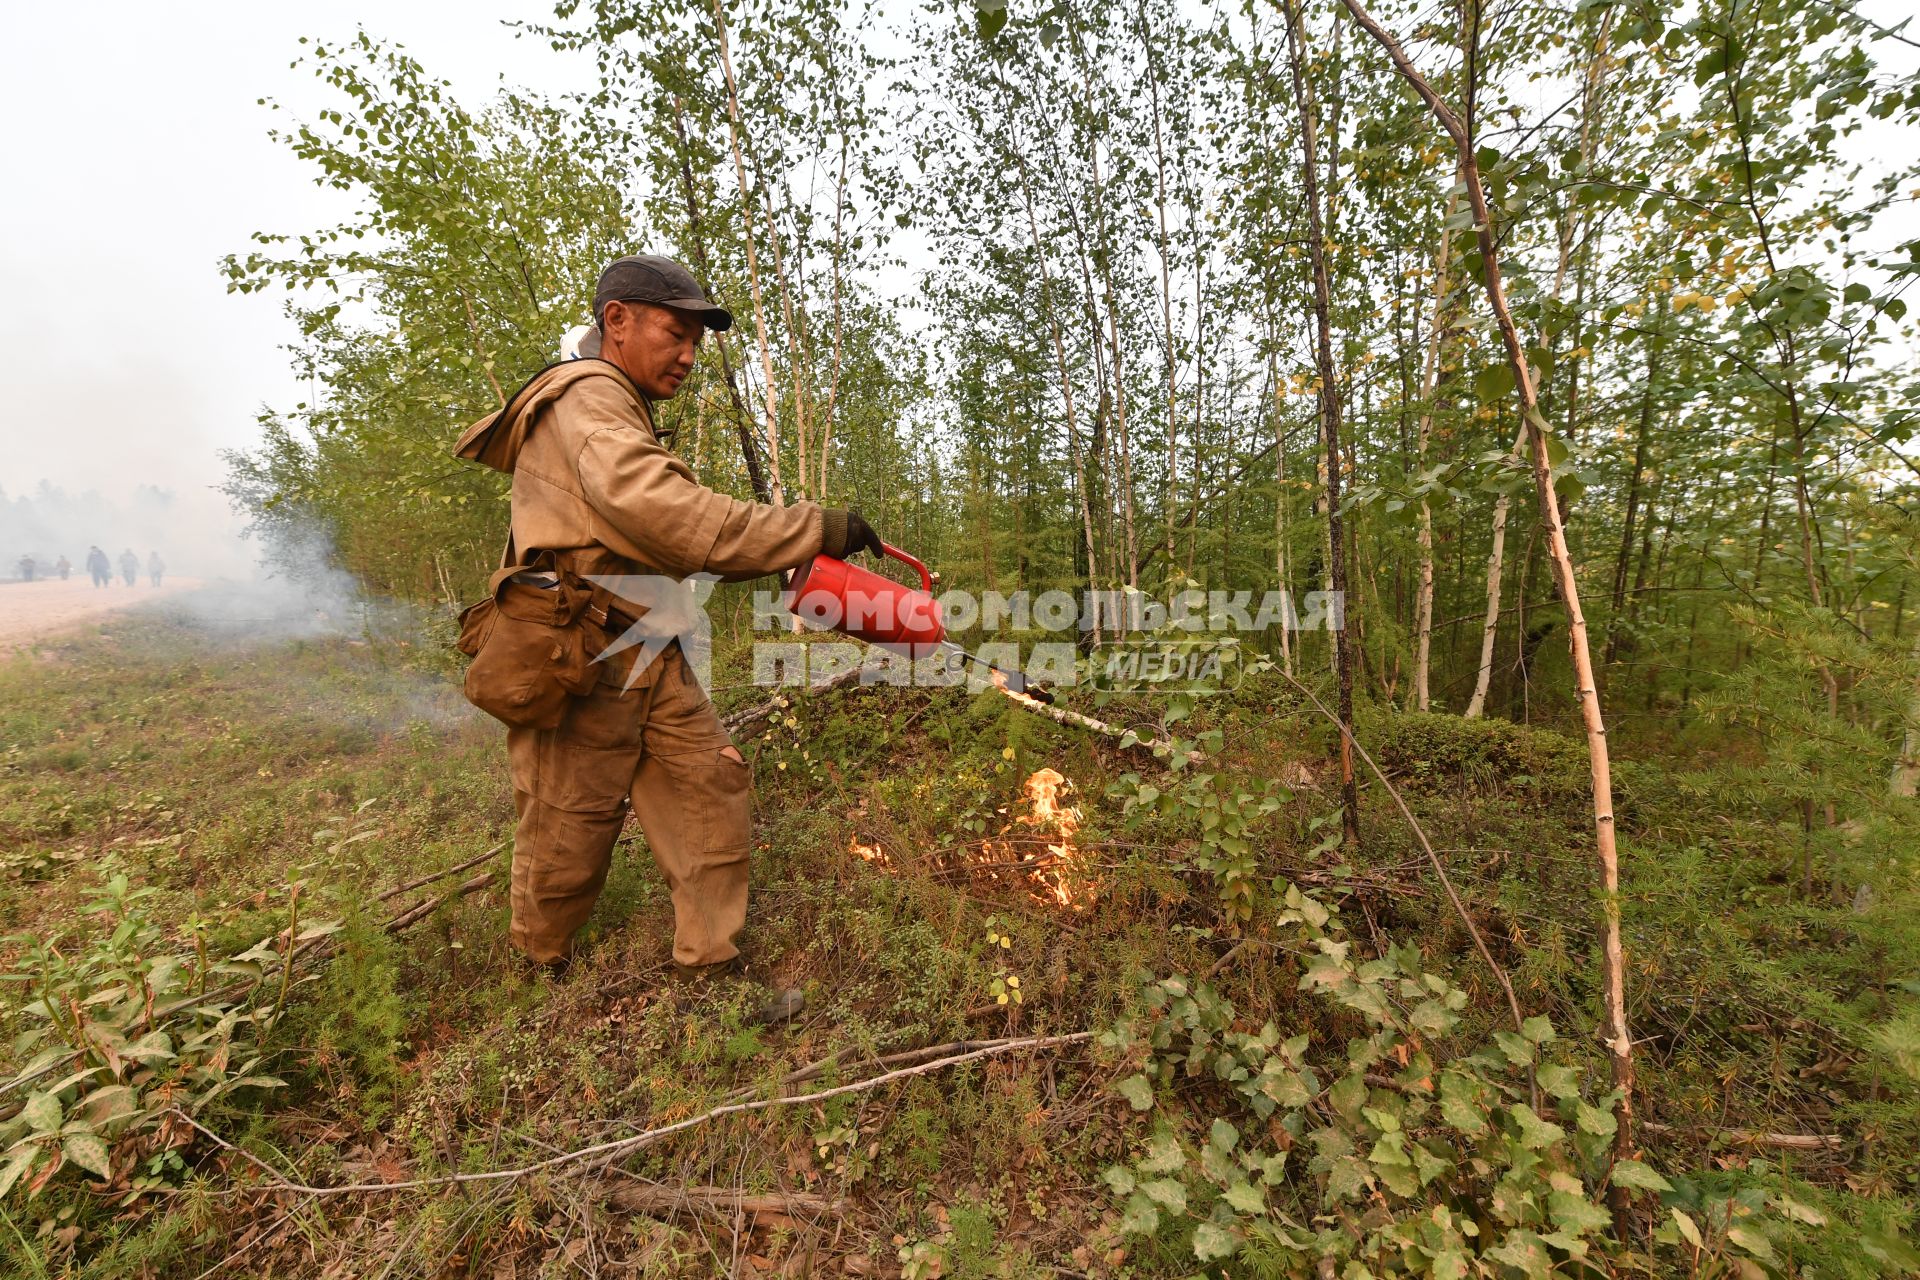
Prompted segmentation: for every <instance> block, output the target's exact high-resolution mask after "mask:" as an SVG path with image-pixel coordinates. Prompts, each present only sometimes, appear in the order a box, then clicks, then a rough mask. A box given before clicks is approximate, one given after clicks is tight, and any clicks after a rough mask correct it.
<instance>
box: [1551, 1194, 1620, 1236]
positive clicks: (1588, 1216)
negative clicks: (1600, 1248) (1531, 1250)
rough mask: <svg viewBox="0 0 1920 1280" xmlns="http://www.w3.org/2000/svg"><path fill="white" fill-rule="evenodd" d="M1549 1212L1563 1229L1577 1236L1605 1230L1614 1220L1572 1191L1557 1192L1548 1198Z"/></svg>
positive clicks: (1604, 1211)
mask: <svg viewBox="0 0 1920 1280" xmlns="http://www.w3.org/2000/svg"><path fill="white" fill-rule="evenodd" d="M1547 1211H1548V1212H1549V1213H1551V1214H1552V1215H1553V1220H1554V1221H1555V1222H1556V1223H1558V1224H1559V1225H1560V1226H1561V1227H1562V1228H1563V1229H1565V1230H1567V1231H1570V1232H1573V1233H1574V1234H1575V1235H1579V1234H1582V1233H1584V1232H1588V1231H1600V1230H1604V1229H1605V1228H1606V1227H1607V1226H1608V1224H1610V1223H1611V1222H1612V1221H1613V1218H1612V1217H1611V1216H1610V1215H1609V1214H1608V1213H1607V1211H1606V1210H1605V1209H1602V1208H1601V1207H1600V1206H1599V1205H1597V1204H1595V1203H1594V1202H1593V1201H1591V1200H1589V1199H1587V1198H1586V1197H1585V1196H1583V1195H1580V1194H1578V1193H1576V1192H1572V1191H1555V1192H1553V1193H1551V1194H1550V1195H1548V1196H1547Z"/></svg>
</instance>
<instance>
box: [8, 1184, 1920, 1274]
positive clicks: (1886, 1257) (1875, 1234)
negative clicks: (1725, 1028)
mask: <svg viewBox="0 0 1920 1280" xmlns="http://www.w3.org/2000/svg"><path fill="white" fill-rule="evenodd" d="M0 1182H4V1178H0ZM4 1190H5V1188H4V1187H3V1186H0V1191H4ZM1859 1240H1860V1250H1861V1252H1863V1253H1865V1254H1866V1255H1867V1256H1868V1257H1870V1258H1872V1259H1873V1260H1874V1261H1876V1262H1884V1263H1886V1264H1887V1265H1888V1266H1891V1267H1899V1268H1900V1269H1901V1270H1903V1271H1920V1250H1916V1249H1914V1247H1913V1246H1912V1245H1910V1244H1908V1243H1907V1242H1906V1241H1905V1240H1903V1239H1901V1238H1900V1237H1899V1236H1898V1235H1896V1234H1894V1233H1893V1232H1891V1231H1870V1230H1869V1231H1862V1232H1861V1233H1860V1236H1859Z"/></svg>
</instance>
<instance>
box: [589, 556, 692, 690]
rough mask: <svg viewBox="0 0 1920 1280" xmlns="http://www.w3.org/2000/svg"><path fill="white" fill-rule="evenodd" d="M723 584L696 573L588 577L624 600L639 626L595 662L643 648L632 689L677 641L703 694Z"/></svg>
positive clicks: (629, 677) (635, 662)
mask: <svg viewBox="0 0 1920 1280" xmlns="http://www.w3.org/2000/svg"><path fill="white" fill-rule="evenodd" d="M719 580H720V579H719V578H717V577H715V576H714V575H713V574H710V573H696V574H694V575H693V576H692V577H691V578H669V577H666V576H664V575H661V574H650V573H649V574H589V575H587V581H589V582H591V583H593V584H594V585H595V586H598V587H604V588H605V589H606V590H608V591H610V592H612V593H613V594H614V595H615V596H618V597H619V599H620V601H621V603H622V605H624V606H625V608H624V610H623V612H626V613H630V614H632V615H633V617H634V618H635V621H634V624H633V625H632V626H630V627H628V628H627V629H626V630H625V631H624V632H622V633H621V634H620V635H619V636H618V637H617V638H616V639H615V640H614V641H613V643H612V644H609V645H608V646H607V647H606V648H605V649H604V650H603V651H601V652H600V653H598V654H596V655H595V657H594V661H596V662H600V661H604V660H605V659H607V658H612V657H615V656H617V655H619V654H622V653H625V652H626V651H627V650H629V649H635V648H637V649H638V650H639V652H638V653H636V654H635V655H634V658H633V669H632V670H631V671H629V672H628V673H627V682H626V684H625V686H624V688H625V689H631V688H633V686H634V683H635V682H636V681H637V680H639V678H640V674H641V673H642V672H644V671H645V670H646V669H647V668H648V667H650V666H652V665H653V660H654V659H655V658H658V657H659V656H660V655H661V654H662V653H663V652H665V650H666V647H667V646H668V645H670V644H672V643H673V642H674V641H676V640H677V641H679V642H680V652H681V654H682V656H683V657H685V658H686V660H687V665H688V667H689V668H690V669H691V670H692V671H693V675H694V679H696V680H697V681H699V682H700V687H701V688H702V689H705V688H707V686H708V681H709V677H710V675H711V672H712V669H713V623H712V620H711V619H709V618H708V617H707V609H706V604H707V599H708V597H710V596H711V595H713V585H714V583H716V582H718V581H719Z"/></svg>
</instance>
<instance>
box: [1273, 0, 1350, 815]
mask: <svg viewBox="0 0 1920 1280" xmlns="http://www.w3.org/2000/svg"><path fill="white" fill-rule="evenodd" d="M1282 3H1283V5H1284V6H1285V12H1286V15H1287V61H1288V64H1289V66H1290V68H1291V71H1292V77H1293V96H1294V98H1295V100H1296V101H1297V102H1298V104H1299V107H1300V151H1301V165H1300V173H1301V180H1302V183H1303V186H1304V188H1305V189H1304V191H1303V194H1304V196H1305V202H1306V206H1307V239H1308V245H1307V257H1308V260H1309V261H1310V262H1311V263H1312V265H1313V315H1314V339H1315V341H1314V359H1315V362H1316V363H1317V364H1318V366H1319V370H1320V429H1321V436H1322V439H1323V440H1324V442H1325V453H1326V467H1327V489H1326V494H1327V547H1328V558H1327V566H1328V574H1329V576H1330V577H1331V579H1332V586H1333V598H1334V600H1335V601H1336V602H1337V605H1336V608H1337V610H1338V611H1339V612H1340V613H1341V614H1342V616H1341V617H1340V618H1339V619H1338V620H1337V622H1338V625H1336V626H1335V627H1334V629H1333V646H1332V647H1333V666H1334V675H1335V680H1336V683H1337V684H1338V686H1339V693H1340V703H1339V712H1340V727H1341V729H1342V730H1343V731H1344V732H1342V733H1341V735H1340V813H1341V837H1342V839H1343V841H1344V842H1345V843H1346V844H1347V845H1349V846H1354V845H1358V844H1359V842H1360V792H1359V788H1358V786H1357V785H1356V783H1355V781H1354V775H1353V653H1352V649H1351V647H1350V645H1349V644H1348V641H1347V629H1346V625H1345V622H1346V619H1345V617H1344V613H1345V606H1346V595H1347V557H1346V536H1345V534H1346V531H1345V529H1344V528H1343V527H1342V524H1343V522H1342V520H1341V517H1340V479H1341V476H1340V393H1339V388H1338V386H1337V385H1336V383H1337V379H1336V374H1335V370H1334V364H1333V332H1332V326H1333V321H1332V307H1333V301H1332V298H1333V287H1332V282H1331V281H1330V279H1329V278H1328V274H1327V243H1326V234H1325V231H1324V229H1323V227H1322V226H1321V222H1320V193H1319V191H1318V186H1319V177H1318V175H1317V173H1316V172H1315V168H1316V165H1315V160H1316V155H1315V151H1316V147H1317V140H1316V134H1315V130H1316V126H1317V123H1318V122H1317V121H1316V120H1315V118H1314V116H1315V111H1314V106H1313V102H1312V100H1311V99H1310V98H1309V97H1308V95H1307V86H1306V78H1305V74H1304V72H1303V70H1302V64H1303V63H1304V62H1305V53H1304V51H1303V48H1302V46H1303V45H1304V44H1305V42H1306V38H1305V36H1304V34H1303V33H1302V31H1301V29H1300V26H1301V24H1300V11H1299V9H1298V8H1297V7H1296V5H1295V4H1294V3H1293V0H1282Z"/></svg>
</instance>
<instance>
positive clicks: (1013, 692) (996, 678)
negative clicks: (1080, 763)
mask: <svg viewBox="0 0 1920 1280" xmlns="http://www.w3.org/2000/svg"><path fill="white" fill-rule="evenodd" d="M987 670H988V673H989V674H988V676H987V678H988V679H989V680H991V681H993V687H994V688H996V689H998V690H999V691H1000V692H1002V693H1004V694H1006V695H1007V696H1008V697H1009V698H1012V699H1013V700H1014V701H1015V702H1024V703H1025V704H1026V705H1028V706H1029V707H1045V706H1046V705H1047V704H1046V703H1044V702H1042V701H1040V699H1038V698H1036V697H1034V696H1033V695H1032V694H1030V693H1025V692H1022V691H1021V690H1019V689H1009V688H1008V687H1007V673H1006V672H1004V671H1002V670H1001V669H1000V668H998V667H989V668H987ZM1048 772H1050V773H1051V772H1052V770H1048ZM1054 776H1055V777H1058V776H1059V775H1058V774H1055V775H1054ZM1028 782H1029V783H1031V782H1032V779H1028Z"/></svg>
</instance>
